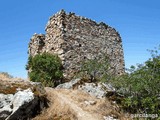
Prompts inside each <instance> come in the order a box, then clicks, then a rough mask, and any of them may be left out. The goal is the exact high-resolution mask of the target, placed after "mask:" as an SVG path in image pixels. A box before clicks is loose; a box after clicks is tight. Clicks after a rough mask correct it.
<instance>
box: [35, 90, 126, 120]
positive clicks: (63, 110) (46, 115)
mask: <svg viewBox="0 0 160 120" xmlns="http://www.w3.org/2000/svg"><path fill="white" fill-rule="evenodd" d="M45 90H46V92H47V98H48V100H49V101H50V103H49V108H48V109H45V110H44V111H43V112H42V113H41V114H40V115H39V116H37V117H35V118H34V119H33V120H117V119H120V120H127V118H125V117H124V114H122V113H121V112H120V109H119V107H118V106H117V105H116V104H114V103H112V102H110V101H108V100H107V99H97V98H95V97H93V96H90V95H89V94H87V93H85V92H83V91H80V90H71V89H70V90H69V89H53V88H45Z"/></svg>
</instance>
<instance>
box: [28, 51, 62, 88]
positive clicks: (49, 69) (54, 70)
mask: <svg viewBox="0 0 160 120" xmlns="http://www.w3.org/2000/svg"><path fill="white" fill-rule="evenodd" d="M26 69H27V70H29V71H30V72H29V77H30V80H31V81H34V82H42V84H43V85H44V86H51V87H53V86H56V85H57V84H58V81H59V80H62V78H63V72H62V63H61V60H60V58H59V57H58V56H57V55H52V54H49V53H43V54H37V55H35V56H34V57H31V56H30V57H29V59H28V65H27V66H26Z"/></svg>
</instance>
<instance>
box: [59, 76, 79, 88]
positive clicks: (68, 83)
mask: <svg viewBox="0 0 160 120" xmlns="http://www.w3.org/2000/svg"><path fill="white" fill-rule="evenodd" d="M80 81H81V79H80V78H77V79H73V80H71V81H69V82H66V83H63V84H60V85H58V86H57V87H56V89H62V88H63V89H72V88H73V87H74V86H75V85H76V84H78V83H79V82H80Z"/></svg>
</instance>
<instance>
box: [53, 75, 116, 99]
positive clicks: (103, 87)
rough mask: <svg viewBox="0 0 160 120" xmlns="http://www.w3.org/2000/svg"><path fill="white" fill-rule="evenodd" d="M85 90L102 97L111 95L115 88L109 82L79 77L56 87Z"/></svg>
mask: <svg viewBox="0 0 160 120" xmlns="http://www.w3.org/2000/svg"><path fill="white" fill-rule="evenodd" d="M74 88H77V89H79V90H82V91H85V92H87V93H89V94H90V95H92V96H95V97H97V98H104V97H106V96H110V95H113V94H114V93H115V88H114V87H112V85H111V84H109V83H101V82H99V83H88V82H85V81H84V80H83V79H81V78H77V79H73V80H71V81H69V82H66V83H63V84H60V85H58V86H57V87H56V89H74Z"/></svg>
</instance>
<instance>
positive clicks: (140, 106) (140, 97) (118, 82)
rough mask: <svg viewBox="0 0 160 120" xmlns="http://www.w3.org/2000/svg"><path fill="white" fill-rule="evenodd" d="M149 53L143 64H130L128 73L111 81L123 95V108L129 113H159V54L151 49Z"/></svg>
mask: <svg viewBox="0 0 160 120" xmlns="http://www.w3.org/2000/svg"><path fill="white" fill-rule="evenodd" d="M151 55H152V58H150V59H149V60H147V61H146V62H145V64H144V65H142V64H139V65H138V66H137V67H135V66H131V68H130V69H129V70H128V71H129V73H126V74H125V75H122V76H120V77H117V78H115V79H114V80H113V81H111V82H112V84H113V85H114V86H115V87H116V88H117V91H118V92H119V93H121V94H123V95H124V96H125V98H124V99H123V100H122V103H121V104H122V106H123V108H124V109H125V110H126V111H129V112H131V113H148V114H158V115H160V54H158V50H155V51H153V50H152V51H151Z"/></svg>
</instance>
